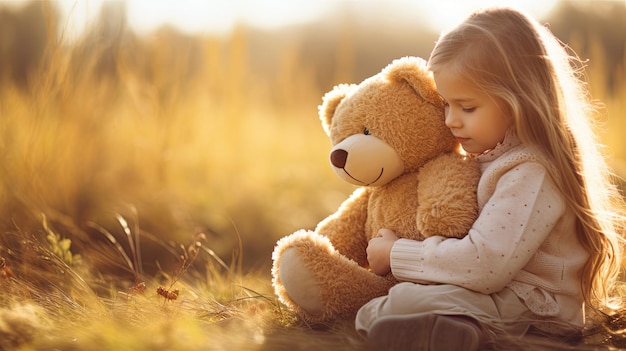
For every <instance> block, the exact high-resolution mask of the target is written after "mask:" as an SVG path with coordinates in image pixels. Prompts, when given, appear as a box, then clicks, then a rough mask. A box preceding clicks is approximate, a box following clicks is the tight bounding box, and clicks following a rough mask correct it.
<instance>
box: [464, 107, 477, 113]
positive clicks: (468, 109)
mask: <svg viewBox="0 0 626 351" xmlns="http://www.w3.org/2000/svg"><path fill="white" fill-rule="evenodd" d="M461 109H462V110H463V112H474V111H476V107H461Z"/></svg>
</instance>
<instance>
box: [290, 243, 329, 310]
mask: <svg viewBox="0 0 626 351" xmlns="http://www.w3.org/2000/svg"><path fill="white" fill-rule="evenodd" d="M279 277H280V281H281V282H282V284H283V286H284V288H285V290H286V291H288V292H289V297H290V298H291V299H292V300H293V301H294V302H295V303H296V304H297V305H298V306H300V308H302V309H303V310H305V311H306V313H308V314H310V315H312V316H319V315H321V314H323V312H324V311H323V305H322V300H321V298H320V294H321V291H320V287H319V285H318V284H317V282H316V281H315V276H314V275H313V272H311V271H310V270H309V269H308V268H306V265H305V264H304V261H303V260H302V258H301V257H300V255H299V254H298V252H297V250H296V249H295V248H288V249H286V250H285V251H284V252H283V254H282V255H281V269H280V271H279Z"/></svg>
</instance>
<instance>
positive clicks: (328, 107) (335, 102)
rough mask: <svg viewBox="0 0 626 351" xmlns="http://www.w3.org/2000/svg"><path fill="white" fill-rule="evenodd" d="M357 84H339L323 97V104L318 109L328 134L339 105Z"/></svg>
mask: <svg viewBox="0 0 626 351" xmlns="http://www.w3.org/2000/svg"><path fill="white" fill-rule="evenodd" d="M356 86H357V85H356V84H339V85H337V86H335V87H334V88H333V90H331V91H329V92H328V93H326V94H325V95H324V97H323V98H322V104H321V105H320V106H319V107H318V110H319V116H320V120H321V121H322V127H323V128H324V131H325V132H326V134H327V135H328V136H330V124H331V121H332V119H333V117H334V116H335V111H336V110H337V106H339V103H340V102H341V101H342V100H343V99H344V98H345V97H346V95H348V92H350V91H351V90H353V89H354V88H356Z"/></svg>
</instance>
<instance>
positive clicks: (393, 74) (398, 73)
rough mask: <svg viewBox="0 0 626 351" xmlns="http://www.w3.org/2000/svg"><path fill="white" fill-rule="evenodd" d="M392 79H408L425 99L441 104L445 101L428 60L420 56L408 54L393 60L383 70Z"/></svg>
mask: <svg viewBox="0 0 626 351" xmlns="http://www.w3.org/2000/svg"><path fill="white" fill-rule="evenodd" d="M382 73H383V74H384V75H385V76H386V77H387V79H388V80H390V81H402V80H404V81H406V82H407V83H408V84H409V85H410V86H411V87H412V88H413V90H415V92H417V94H418V95H420V96H421V97H422V98H423V99H424V100H426V101H428V102H430V103H433V104H437V105H439V104H441V103H442V102H443V100H442V98H441V96H439V93H437V87H436V86H435V81H434V80H433V75H432V72H430V71H429V70H428V68H427V65H426V61H425V60H424V59H422V58H419V57H412V56H407V57H403V58H400V59H396V60H393V61H392V62H391V63H390V64H389V65H387V67H385V68H384V69H383V72H382Z"/></svg>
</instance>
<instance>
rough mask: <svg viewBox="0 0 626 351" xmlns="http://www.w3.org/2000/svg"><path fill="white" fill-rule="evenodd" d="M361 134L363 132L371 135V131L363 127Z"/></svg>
mask: <svg viewBox="0 0 626 351" xmlns="http://www.w3.org/2000/svg"><path fill="white" fill-rule="evenodd" d="M363 134H365V135H371V134H372V133H370V130H369V129H367V128H364V129H363Z"/></svg>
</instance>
